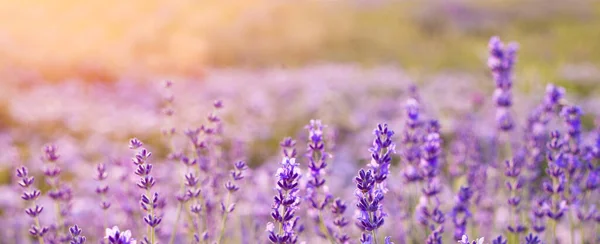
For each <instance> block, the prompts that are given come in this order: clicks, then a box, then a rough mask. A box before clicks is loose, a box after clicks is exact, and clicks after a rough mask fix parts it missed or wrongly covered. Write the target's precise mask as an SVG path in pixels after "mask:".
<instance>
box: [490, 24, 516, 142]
mask: <svg viewBox="0 0 600 244" xmlns="http://www.w3.org/2000/svg"><path fill="white" fill-rule="evenodd" d="M488 48H489V53H490V56H489V58H488V67H489V68H490V70H491V72H492V77H493V78H494V81H495V83H496V90H495V91H494V102H495V103H496V107H497V110H496V123H497V124H498V129H500V130H501V131H505V132H507V131H510V130H512V129H513V127H514V119H513V118H512V115H511V114H510V107H511V106H512V92H511V88H512V83H513V81H512V75H513V74H512V71H513V66H514V63H515V60H516V53H517V49H518V45H517V44H516V43H510V44H509V45H508V46H507V47H506V48H505V47H504V44H503V43H502V41H500V38H498V37H496V36H494V37H492V38H491V39H490V42H489V45H488Z"/></svg>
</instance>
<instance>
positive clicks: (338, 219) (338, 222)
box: [331, 198, 350, 244]
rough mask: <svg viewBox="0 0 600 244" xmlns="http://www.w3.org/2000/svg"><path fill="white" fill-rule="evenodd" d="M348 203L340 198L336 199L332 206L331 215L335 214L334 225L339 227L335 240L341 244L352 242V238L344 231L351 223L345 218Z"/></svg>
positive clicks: (335, 233)
mask: <svg viewBox="0 0 600 244" xmlns="http://www.w3.org/2000/svg"><path fill="white" fill-rule="evenodd" d="M346 208H347V207H346V203H345V202H344V201H342V199H340V198H336V199H335V200H334V201H333V203H332V204H331V213H333V216H334V219H333V225H334V226H336V227H337V231H334V234H333V236H334V238H335V239H336V240H337V241H338V242H339V243H341V244H345V243H348V241H350V237H349V236H348V235H347V234H346V233H344V231H343V229H344V227H346V226H347V225H348V223H349V221H348V220H347V219H346V218H345V217H344V212H346Z"/></svg>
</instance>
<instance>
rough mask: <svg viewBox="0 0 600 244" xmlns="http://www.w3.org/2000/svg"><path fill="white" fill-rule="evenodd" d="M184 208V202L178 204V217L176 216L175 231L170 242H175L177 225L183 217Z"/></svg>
mask: <svg viewBox="0 0 600 244" xmlns="http://www.w3.org/2000/svg"><path fill="white" fill-rule="evenodd" d="M182 209H183V202H179V205H177V217H176V218H175V224H174V225H173V231H172V232H171V237H170V238H169V244H173V243H174V242H175V234H176V233H177V225H178V224H179V219H180V218H181V211H182Z"/></svg>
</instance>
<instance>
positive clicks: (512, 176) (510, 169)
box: [504, 160, 526, 240]
mask: <svg viewBox="0 0 600 244" xmlns="http://www.w3.org/2000/svg"><path fill="white" fill-rule="evenodd" d="M505 166H506V169H505V171H504V175H505V176H506V177H507V178H508V181H507V182H506V187H507V188H508V190H509V192H510V197H509V198H508V201H507V202H508V205H509V206H510V208H511V209H510V210H509V211H510V212H509V213H510V218H509V221H511V222H512V223H509V224H508V228H507V229H508V231H510V232H511V233H513V234H514V235H515V236H516V239H517V240H518V239H519V234H520V233H522V232H525V230H526V228H525V226H523V225H521V224H520V222H519V217H518V216H519V212H520V208H519V204H520V203H521V196H520V194H519V193H520V191H521V188H522V187H523V181H522V180H521V178H519V175H520V174H521V166H520V164H519V163H518V162H517V161H516V160H506V161H505ZM513 214H514V215H513Z"/></svg>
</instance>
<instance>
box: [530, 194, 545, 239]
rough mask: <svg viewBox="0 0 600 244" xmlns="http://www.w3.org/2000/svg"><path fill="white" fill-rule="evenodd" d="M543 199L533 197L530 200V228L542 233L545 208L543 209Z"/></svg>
mask: <svg viewBox="0 0 600 244" xmlns="http://www.w3.org/2000/svg"><path fill="white" fill-rule="evenodd" d="M544 201H545V200H544V199H534V200H533V201H532V204H531V205H532V206H531V211H532V221H531V228H532V229H533V231H534V232H535V233H538V234H539V233H542V232H544V230H546V221H545V217H546V210H545V209H544V204H545V203H544Z"/></svg>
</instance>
